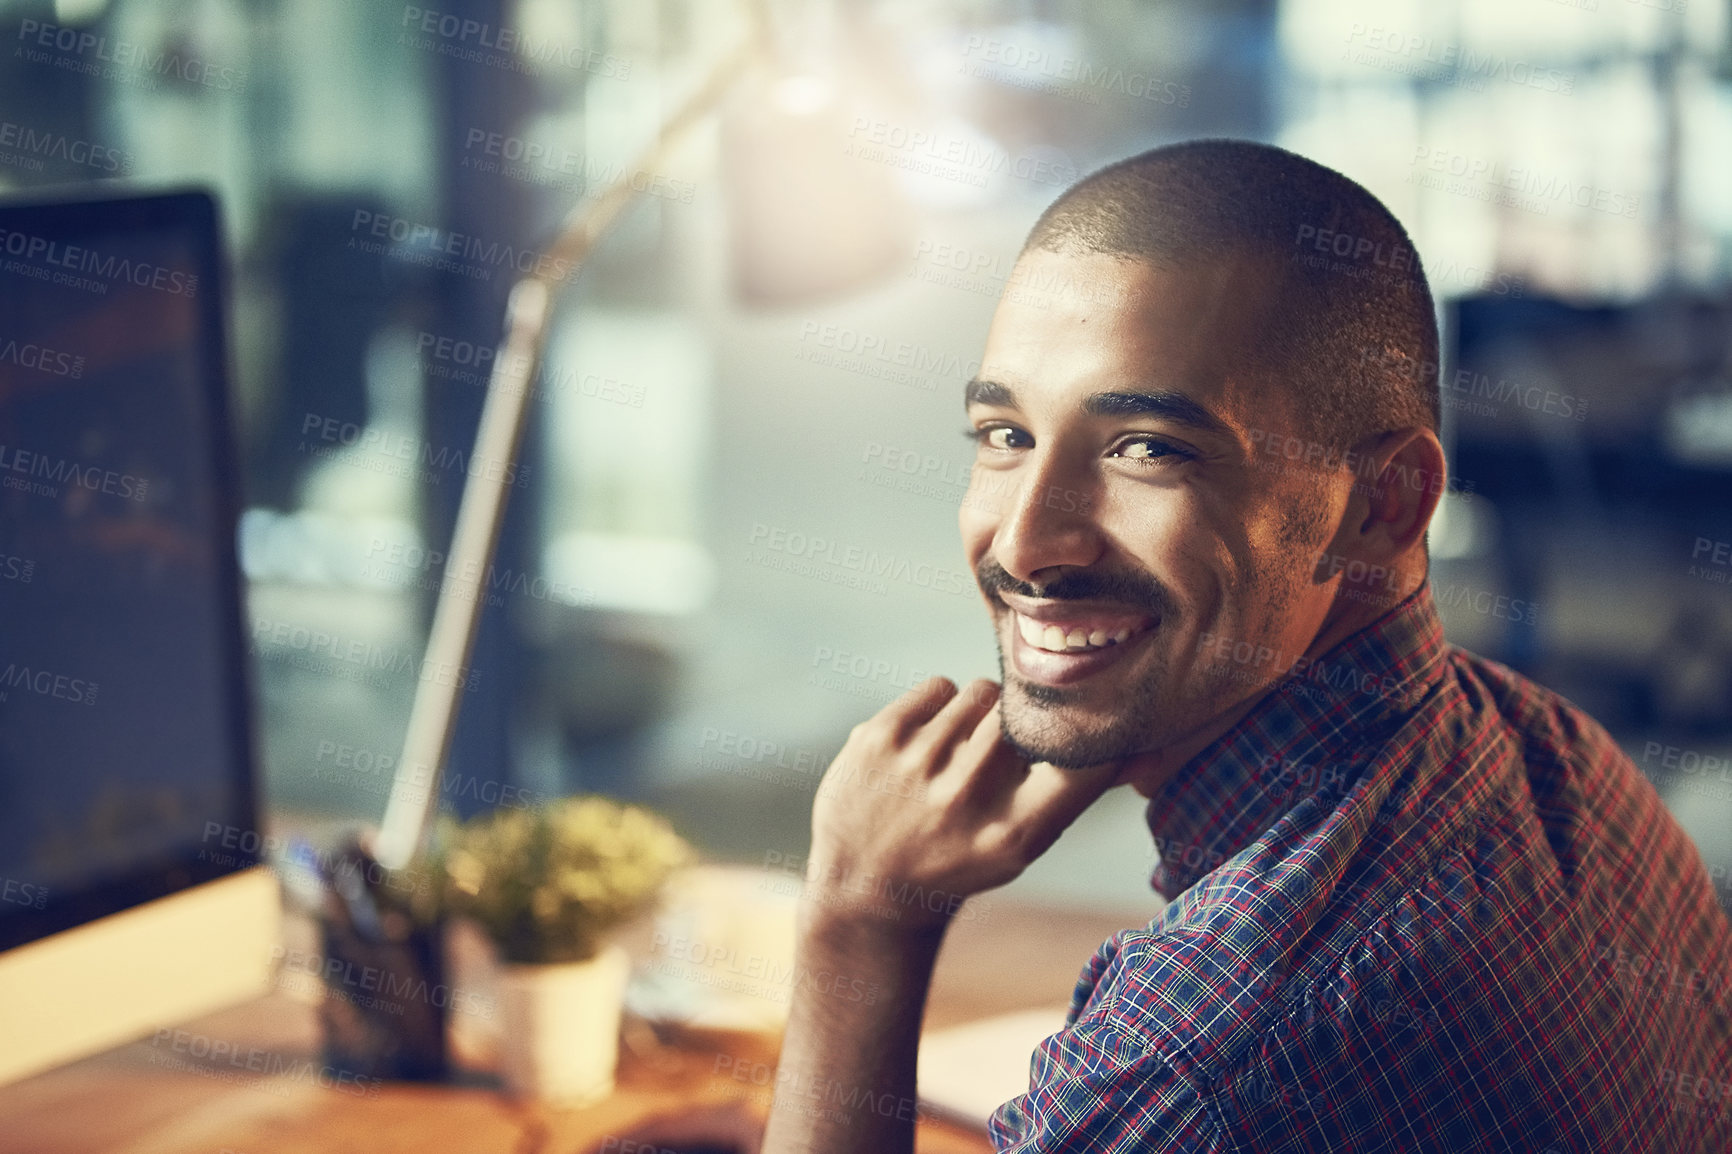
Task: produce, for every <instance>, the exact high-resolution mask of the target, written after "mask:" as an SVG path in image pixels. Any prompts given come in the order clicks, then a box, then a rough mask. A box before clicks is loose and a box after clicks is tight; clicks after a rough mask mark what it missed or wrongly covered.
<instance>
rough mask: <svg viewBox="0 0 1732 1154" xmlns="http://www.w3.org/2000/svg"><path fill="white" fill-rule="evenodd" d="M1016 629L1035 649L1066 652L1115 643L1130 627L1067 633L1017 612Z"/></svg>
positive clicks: (1117, 642) (1127, 633) (1121, 638)
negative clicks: (1110, 630) (1110, 631)
mask: <svg viewBox="0 0 1732 1154" xmlns="http://www.w3.org/2000/svg"><path fill="white" fill-rule="evenodd" d="M1016 627H1017V631H1018V632H1019V633H1021V634H1022V639H1023V640H1024V641H1026V642H1028V643H1029V644H1030V645H1032V646H1034V647H1035V648H1036V649H1045V650H1046V651H1048V652H1049V653H1067V652H1070V651H1072V650H1077V649H1100V648H1103V647H1104V646H1107V645H1117V644H1119V643H1120V642H1122V641H1124V639H1125V638H1127V637H1129V636H1130V635H1131V627H1130V626H1129V625H1126V626H1123V627H1121V628H1120V629H1118V630H1116V631H1114V632H1112V633H1108V632H1107V631H1106V630H1105V629H1096V630H1095V631H1094V632H1093V633H1088V632H1085V631H1084V630H1082V629H1072V630H1071V631H1070V632H1069V633H1068V634H1067V633H1066V632H1065V631H1064V630H1063V629H1060V628H1059V627H1058V626H1056V625H1042V624H1041V623H1040V622H1038V621H1033V620H1030V619H1029V618H1027V617H1024V616H1023V615H1022V614H1020V613H1018V614H1017V615H1016Z"/></svg>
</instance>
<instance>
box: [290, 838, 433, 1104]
mask: <svg viewBox="0 0 1732 1154" xmlns="http://www.w3.org/2000/svg"><path fill="white" fill-rule="evenodd" d="M319 874H320V881H321V882H322V883H323V885H322V889H323V893H322V897H321V901H320V917H319V925H320V933H321V938H322V941H321V948H320V953H321V955H322V957H323V971H322V976H323V978H324V984H325V998H324V1001H323V1002H322V1003H321V1006H320V1012H319V1017H320V1024H321V1026H322V1028H323V1033H324V1057H325V1062H326V1063H327V1064H328V1065H330V1066H331V1067H332V1068H334V1069H336V1070H339V1071H343V1072H346V1073H350V1074H353V1075H356V1076H358V1077H365V1078H370V1079H390V1080H401V1081H415V1082H436V1081H444V1080H446V1078H447V1077H448V1075H449V1072H450V1067H449V1063H448V1060H447V1059H448V1055H447V1052H446V1041H445V1037H446V1035H445V1029H446V1022H447V1016H448V1010H449V1007H450V1002H451V999H450V997H449V993H450V987H449V986H448V985H447V984H446V980H445V965H444V951H443V932H444V919H443V917H442V916H441V914H442V911H441V905H442V903H441V902H440V900H439V893H438V882H437V879H436V878H434V877H432V876H430V873H429V871H427V870H416V871H409V870H395V871H393V870H387V869H385V868H384V867H383V866H382V865H380V864H379V862H378V861H377V860H376V859H375V858H374V857H373V855H372V854H371V853H369V852H368V851H367V849H366V848H365V847H363V846H362V845H361V844H360V842H359V841H358V840H357V839H355V838H353V837H350V838H348V839H346V840H345V841H344V842H343V844H342V845H341V846H340V847H339V848H338V849H337V851H336V852H334V853H332V854H330V855H329V856H327V857H324V858H322V859H321V861H320V865H319Z"/></svg>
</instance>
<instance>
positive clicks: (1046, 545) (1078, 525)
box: [992, 469, 1102, 584]
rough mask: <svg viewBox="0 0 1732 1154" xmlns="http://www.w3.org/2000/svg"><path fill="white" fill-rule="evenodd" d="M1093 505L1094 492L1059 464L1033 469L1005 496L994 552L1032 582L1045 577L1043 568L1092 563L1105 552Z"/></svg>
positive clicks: (1019, 576)
mask: <svg viewBox="0 0 1732 1154" xmlns="http://www.w3.org/2000/svg"><path fill="white" fill-rule="evenodd" d="M1094 508H1095V501H1094V498H1093V496H1092V494H1091V493H1090V492H1089V491H1088V490H1087V489H1086V488H1083V487H1080V486H1078V485H1076V484H1075V483H1074V482H1070V481H1068V479H1067V478H1065V477H1062V476H1059V475H1058V473H1057V470H1054V469H1039V470H1031V471H1029V472H1028V473H1027V474H1026V475H1025V476H1024V477H1022V478H1021V479H1020V484H1017V485H1015V486H1014V487H1011V488H1009V489H1008V491H1007V492H1005V493H1004V494H1003V496H1002V509H1001V511H1000V513H999V521H998V527H997V529H996V531H995V532H994V533H993V537H992V552H993V556H994V558H995V559H996V560H997V561H998V563H999V565H1001V566H1003V568H1004V570H1005V572H1007V573H1009V574H1010V575H1011V576H1012V577H1015V578H1016V579H1017V580H1019V581H1023V582H1027V583H1029V584H1041V583H1042V582H1043V580H1045V579H1047V578H1046V577H1043V576H1037V574H1040V573H1041V571H1042V570H1045V569H1052V568H1054V567H1057V566H1063V565H1076V566H1085V565H1092V564H1094V563H1095V562H1096V561H1098V560H1099V559H1100V556H1101V552H1102V540H1101V534H1100V531H1099V529H1098V528H1097V527H1096V525H1095V522H1094Z"/></svg>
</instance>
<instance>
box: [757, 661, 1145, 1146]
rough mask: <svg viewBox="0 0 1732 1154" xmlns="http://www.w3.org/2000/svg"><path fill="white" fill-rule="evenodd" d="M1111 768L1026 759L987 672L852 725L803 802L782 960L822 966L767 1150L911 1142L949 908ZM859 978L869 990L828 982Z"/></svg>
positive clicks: (1008, 875)
mask: <svg viewBox="0 0 1732 1154" xmlns="http://www.w3.org/2000/svg"><path fill="white" fill-rule="evenodd" d="M1118 769H1119V765H1118V764H1117V763H1108V764H1104V765H1097V766H1091V767H1089V768H1088V769H1084V770H1061V769H1056V768H1054V767H1053V766H1051V765H1047V764H1046V763H1045V762H1035V763H1034V764H1032V765H1031V764H1029V763H1028V762H1027V761H1025V760H1024V759H1023V758H1022V757H1021V756H1019V755H1018V754H1017V753H1016V751H1015V750H1013V749H1012V748H1010V746H1009V745H1007V744H1006V743H1005V741H1004V738H1003V735H1002V734H1001V732H1000V729H999V719H998V686H997V685H996V684H995V683H993V682H991V681H976V682H974V683H973V684H971V685H969V686H968V687H967V688H966V689H964V690H962V691H961V692H958V691H957V688H956V686H955V685H954V684H952V683H951V682H950V681H947V680H946V679H944V678H942V677H935V678H932V679H930V680H928V681H925V682H923V683H921V684H920V685H918V686H916V687H915V688H914V689H912V690H910V691H909V692H907V693H905V694H904V695H902V696H901V697H899V698H898V699H896V700H895V701H893V702H891V703H890V704H889V705H887V706H885V707H884V709H882V710H880V711H879V713H878V714H877V716H875V717H873V718H872V719H871V720H870V721H866V722H863V723H861V724H860V725H857V726H855V727H854V732H853V733H852V734H851V735H850V736H849V738H848V742H847V744H846V745H844V746H843V747H842V751H841V752H840V753H838V754H837V755H836V760H835V761H834V762H833V763H832V764H831V766H830V769H829V772H828V773H826V774H825V777H824V782H823V784H822V785H821V786H820V787H819V791H818V797H817V800H816V801H815V802H814V803H813V806H812V856H811V862H812V866H811V868H810V869H809V871H808V874H807V892H806V901H805V903H804V904H803V906H802V908H801V917H800V921H801V928H800V937H799V945H798V955H797V961H796V965H795V972H796V974H801V975H806V974H811V975H820V976H822V975H828V980H826V981H808V982H804V983H801V984H799V985H797V986H796V988H795V993H794V999H793V1003H792V1005H791V1007H790V1009H789V1015H788V1032H787V1034H786V1035H785V1036H784V1038H783V1041H782V1057H781V1063H780V1065H779V1066H778V1068H777V1070H776V1087H777V1088H776V1099H775V1105H774V1106H773V1107H772V1108H771V1112H770V1123H769V1130H768V1132H767V1134H766V1135H765V1139H764V1154H796V1152H800V1154H806V1152H813V1154H817V1152H822V1154H906V1152H907V1151H911V1150H913V1148H914V1121H915V1119H916V1118H918V1117H919V1116H920V1113H921V1111H920V1109H919V1106H918V1104H917V1101H916V1098H915V1092H916V1091H915V1084H914V1062H915V1052H916V1048H917V1043H918V1042H919V1039H920V1020H921V1018H922V1016H923V1014H924V1012H925V1008H926V990H927V987H928V986H929V985H930V984H931V981H932V967H933V965H934V963H935V962H936V961H937V958H938V947H939V944H940V942H941V941H942V939H943V936H944V929H945V927H946V926H947V925H948V924H949V918H950V915H951V914H953V913H955V912H956V908H957V907H958V906H960V905H961V904H962V900H963V899H964V898H966V897H967V896H969V895H970V894H975V893H978V892H980V891H981V890H985V889H991V888H992V887H993V886H998V885H1003V884H1004V883H1005V882H1007V881H1010V880H1011V879H1012V878H1014V877H1016V875H1017V874H1019V873H1021V872H1022V871H1023V869H1024V868H1026V867H1027V865H1028V863H1030V862H1032V861H1033V860H1034V859H1035V858H1037V857H1039V856H1040V855H1041V854H1042V853H1044V852H1045V851H1046V849H1047V848H1048V847H1049V846H1051V845H1052V843H1053V842H1054V841H1056V840H1057V839H1058V835H1059V834H1060V833H1062V832H1064V829H1065V827H1066V826H1068V825H1069V824H1070V823H1071V822H1072V821H1074V820H1075V819H1076V816H1077V815H1078V814H1080V813H1081V812H1082V811H1083V810H1084V809H1085V808H1087V807H1088V805H1089V803H1090V802H1092V801H1094V799H1095V798H1097V797H1099V796H1100V795H1101V793H1102V792H1104V791H1105V790H1106V789H1107V787H1108V786H1110V785H1112V784H1113V783H1114V779H1115V775H1116V773H1117V771H1118ZM934 895H937V896H936V899H935V898H934ZM842 977H846V978H847V979H849V980H848V981H847V982H843V981H841V980H840V979H841V978H842ZM861 988H869V989H872V990H874V991H877V992H878V995H877V996H874V997H873V998H871V999H870V1000H867V999H855V998H853V997H851V996H848V994H846V993H844V994H841V995H839V994H838V993H836V992H835V991H838V990H843V991H855V990H859V989H861ZM826 989H828V990H830V991H831V992H829V993H826V992H825V990H826ZM815 1103H818V1104H821V1105H814V1104H815ZM844 1103H846V1104H847V1105H841V1104H844Z"/></svg>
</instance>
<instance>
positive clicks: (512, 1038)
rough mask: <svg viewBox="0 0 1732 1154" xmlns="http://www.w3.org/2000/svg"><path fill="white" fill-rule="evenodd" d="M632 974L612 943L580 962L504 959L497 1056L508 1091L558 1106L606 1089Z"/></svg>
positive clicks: (609, 1088)
mask: <svg viewBox="0 0 1732 1154" xmlns="http://www.w3.org/2000/svg"><path fill="white" fill-rule="evenodd" d="M630 976H631V959H630V957H629V956H628V955H627V954H626V952H625V950H624V949H622V948H621V947H619V946H617V945H614V946H608V947H606V948H605V949H603V950H602V952H601V953H599V954H597V955H596V956H595V957H593V958H591V959H590V960H589V961H586V962H558V963H554V964H551V965H544V966H526V965H506V966H504V967H503V968H502V969H501V970H500V975H499V1007H500V1018H501V1022H500V1026H501V1036H500V1039H499V1058H500V1073H501V1074H502V1075H503V1076H504V1079H505V1088H506V1090H507V1092H509V1093H510V1094H511V1095H512V1096H513V1097H517V1098H533V1099H537V1100H540V1101H543V1102H550V1103H555V1104H557V1105H561V1106H582V1105H586V1104H588V1103H591V1102H595V1101H596V1100H598V1099H600V1098H604V1097H606V1096H607V1095H608V1094H609V1093H610V1092H611V1091H612V1090H613V1075H614V1067H615V1066H616V1065H617V1064H618V1061H619V1018H620V1007H621V1006H622V1005H623V1004H624V1001H625V987H626V980H627V979H628V978H629V977H630Z"/></svg>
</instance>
